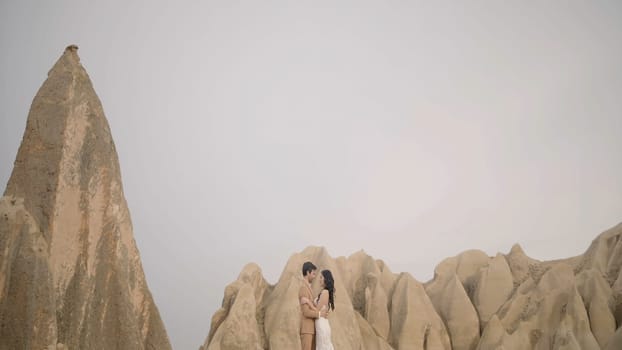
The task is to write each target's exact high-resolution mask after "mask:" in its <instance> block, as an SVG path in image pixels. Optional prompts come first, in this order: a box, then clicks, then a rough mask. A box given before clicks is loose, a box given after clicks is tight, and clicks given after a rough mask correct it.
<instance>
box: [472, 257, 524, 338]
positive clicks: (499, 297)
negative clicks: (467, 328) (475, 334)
mask: <svg viewBox="0 0 622 350" xmlns="http://www.w3.org/2000/svg"><path fill="white" fill-rule="evenodd" d="M513 291H514V280H513V278H512V271H510V266H509V265H508V263H507V260H505V257H504V256H503V255H502V254H497V256H495V257H494V258H493V259H491V260H490V261H489V262H488V265H487V266H484V267H482V268H481V269H480V270H479V273H478V276H477V282H476V284H475V290H474V292H473V305H474V306H475V308H476V309H477V314H478V316H479V321H480V328H481V329H483V328H485V327H486V323H488V320H490V318H491V317H492V316H493V315H494V314H496V313H497V311H498V310H499V308H500V307H501V306H502V305H503V304H504V303H505V302H506V301H507V300H508V299H509V298H510V295H512V292H513Z"/></svg>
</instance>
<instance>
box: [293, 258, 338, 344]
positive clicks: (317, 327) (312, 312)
mask: <svg viewBox="0 0 622 350" xmlns="http://www.w3.org/2000/svg"><path fill="white" fill-rule="evenodd" d="M316 273H317V267H315V265H313V263H312V262H310V261H307V262H306V263H304V264H303V265H302V276H303V278H304V282H303V285H302V287H300V291H299V292H298V298H299V299H300V309H301V310H302V321H301V324H300V340H301V343H302V350H313V349H316V350H334V348H333V342H332V341H331V336H330V324H329V323H328V319H327V318H326V317H327V316H328V313H329V312H330V310H335V280H334V279H333V274H332V273H331V272H330V270H323V271H322V273H321V274H320V286H321V287H322V291H321V292H320V294H319V295H318V296H317V298H315V299H313V290H312V289H311V282H313V280H314V279H315V276H316Z"/></svg>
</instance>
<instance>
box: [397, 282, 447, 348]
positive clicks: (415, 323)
mask: <svg viewBox="0 0 622 350" xmlns="http://www.w3.org/2000/svg"><path fill="white" fill-rule="evenodd" d="M389 343H390V344H391V345H392V346H393V347H395V348H396V349H435V350H440V349H451V344H450V341H449V336H448V334H447V329H446V328H445V325H444V324H443V321H442V320H441V318H440V316H439V315H438V314H437V312H436V310H435V309H434V306H433V305H432V301H431V300H430V298H429V297H428V295H427V294H426V292H425V289H424V288H423V285H422V284H421V283H419V282H417V281H416V280H415V279H414V278H413V277H412V276H411V275H410V274H408V273H402V274H401V275H400V277H399V278H398V281H397V285H396V286H395V291H394V292H393V298H392V301H391V334H390V336H389Z"/></svg>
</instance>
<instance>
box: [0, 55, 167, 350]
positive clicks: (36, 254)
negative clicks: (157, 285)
mask: <svg viewBox="0 0 622 350" xmlns="http://www.w3.org/2000/svg"><path fill="white" fill-rule="evenodd" d="M0 252H2V254H1V255H0V318H1V320H0V321H1V322H0V324H1V326H0V339H2V342H0V349H48V348H52V349H53V348H59V349H60V348H67V349H170V344H169V340H168V337H167V335H166V332H165V330H164V325H163V323H162V320H161V319H160V315H159V313H158V310H157V308H156V306H155V304H154V302H153V299H152V297H151V294H150V292H149V289H148V288H147V284H146V282H145V276H144V273H143V270H142V266H141V263H140V257H139V253H138V250H137V248H136V243H135V241H134V237H133V233H132V223H131V221H130V215H129V211H128V208H127V204H126V201H125V198H124V195H123V188H122V183H121V173H120V169H119V162H118V158H117V154H116V150H115V147H114V143H113V141H112V136H111V133H110V129H109V126H108V122H107V120H106V118H105V116H104V112H103V109H102V106H101V103H100V101H99V99H98V98H97V95H96V94H95V91H94V90H93V87H92V85H91V81H90V79H89V77H88V75H87V73H86V71H85V70H84V68H83V67H82V65H81V64H80V60H79V57H78V55H77V47H75V46H70V47H68V48H67V49H66V50H65V52H64V54H63V55H62V56H61V58H60V59H59V60H58V62H56V64H55V65H54V67H53V68H52V69H51V70H50V72H49V74H48V79H47V80H46V81H45V82H44V84H43V86H42V87H41V88H40V90H39V92H38V93H37V95H36V97H35V99H34V101H33V103H32V107H31V110H30V113H29V115H28V121H27V125H26V131H25V133H24V137H23V140H22V144H21V146H20V148H19V151H18V154H17V158H16V160H15V166H14V169H13V173H12V175H11V178H10V180H9V183H8V185H7V188H6V191H5V193H4V197H2V199H0Z"/></svg>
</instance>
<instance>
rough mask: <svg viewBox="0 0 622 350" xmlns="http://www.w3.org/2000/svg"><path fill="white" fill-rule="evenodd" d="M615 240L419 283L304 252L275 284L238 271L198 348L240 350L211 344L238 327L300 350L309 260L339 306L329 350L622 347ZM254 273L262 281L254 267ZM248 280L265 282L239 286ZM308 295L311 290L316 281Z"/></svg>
mask: <svg viewBox="0 0 622 350" xmlns="http://www.w3.org/2000/svg"><path fill="white" fill-rule="evenodd" d="M621 237H622V225H618V226H616V227H614V228H612V229H610V230H608V231H606V232H604V233H602V234H601V235H599V236H598V237H597V238H596V239H595V240H594V242H593V243H592V245H591V246H590V247H589V248H588V250H587V251H586V253H585V254H583V255H580V256H576V257H571V258H568V259H561V260H554V261H538V260H536V259H532V258H530V257H528V256H527V255H526V254H525V252H524V251H523V250H522V249H521V248H520V246H518V245H515V246H514V247H512V249H511V251H510V252H509V253H508V254H507V255H503V254H497V255H496V256H495V257H489V256H487V255H486V254H485V253H484V252H482V251H478V250H469V251H466V252H464V253H462V254H459V255H457V256H455V257H451V258H448V259H445V260H443V261H442V262H441V263H440V264H439V265H438V266H437V267H436V269H435V275H434V279H432V280H431V281H429V282H427V283H425V284H422V283H419V282H418V281H417V280H416V279H415V278H413V277H412V276H411V275H410V274H408V273H401V274H399V275H396V274H394V273H392V272H391V271H390V269H389V267H388V266H386V264H385V263H384V262H383V261H382V260H377V259H374V258H372V257H371V256H369V255H367V254H366V253H365V252H364V251H358V252H356V253H354V254H352V255H350V256H349V257H337V258H332V257H330V256H329V255H328V252H327V251H326V249H324V248H318V247H310V248H307V249H305V250H304V251H303V252H301V253H297V254H294V255H292V256H291V258H290V259H289V261H288V262H287V264H286V266H285V269H284V270H283V273H282V274H281V277H280V278H279V281H278V282H277V283H276V284H275V285H274V286H270V285H269V284H267V283H266V282H265V281H263V278H259V277H255V278H248V277H243V276H247V275H249V273H248V272H244V271H247V268H245V270H244V271H243V273H242V274H240V278H239V279H238V281H235V282H234V283H233V284H232V285H230V286H229V287H227V289H226V291H225V298H224V300H223V309H221V310H219V311H218V312H216V314H215V315H214V317H213V320H212V326H211V330H210V333H209V334H210V335H209V337H208V339H207V340H206V342H205V344H204V345H203V347H202V349H205V350H207V349H222V350H229V349H239V348H241V347H240V345H239V344H238V345H235V344H230V345H227V346H223V345H222V342H221V341H219V340H217V339H218V336H217V335H216V336H214V334H220V333H219V332H226V331H227V329H241V328H244V329H256V330H255V331H252V332H251V333H252V334H255V332H256V333H257V335H252V337H251V336H248V337H246V338H244V339H246V340H248V343H245V345H244V346H245V347H246V348H248V349H255V348H257V349H288V350H292V349H293V350H296V349H300V338H299V334H298V330H299V327H300V324H299V322H300V318H299V317H300V308H299V305H298V300H297V296H298V295H297V293H298V288H299V286H300V285H301V283H302V277H301V272H300V268H301V266H302V264H303V263H304V262H305V261H307V260H310V261H313V262H314V263H315V264H316V265H317V266H318V267H319V268H320V269H326V268H328V269H330V270H332V271H333V275H334V277H335V286H336V289H337V297H336V306H337V308H336V310H335V312H334V313H332V314H331V315H330V316H329V321H330V324H331V327H332V330H333V343H334V345H335V348H336V349H340V350H341V349H357V350H359V349H363V350H366V349H379V350H388V349H407V350H411V349H414V350H419V349H421V350H423V349H427V350H430V349H478V350H488V349H491V350H492V349H494V350H498V349H505V350H523V349H530V350H543V349H595V350H597V349H618V348H621V349H622V347H620V346H619V344H620V339H622V336H621V334H622V332H621V331H620V328H618V330H617V331H616V326H618V327H619V321H616V319H615V317H614V315H615V311H616V310H617V309H616V307H619V305H620V302H619V299H616V295H620V294H619V293H620V292H622V277H620V275H621V273H622V272H621V269H620V268H619V266H618V264H619V263H620V247H621V245H620V239H621ZM253 271H255V272H254V273H253V274H251V275H254V276H259V275H260V273H258V272H257V271H259V269H258V267H254V269H253ZM251 280H253V281H259V280H261V281H263V282H262V283H249V282H244V281H251ZM240 285H245V286H252V287H249V289H251V290H253V292H252V293H251V292H250V291H248V292H247V293H246V295H242V296H240V294H239V293H237V295H238V296H237V298H238V299H239V300H238V301H236V300H234V299H235V298H233V299H232V297H231V296H232V295H236V293H234V292H232V291H231V288H232V287H231V286H238V287H236V288H239V286H240ZM314 288H315V291H316V292H319V288H318V285H317V283H316V284H315V285H314ZM616 293H618V294H616ZM258 296H259V297H258ZM250 299H254V301H248V300H250ZM244 300H247V301H244ZM260 300H261V301H260ZM244 303H247V305H248V306H247V307H248V308H250V309H254V310H255V311H253V312H255V313H250V312H246V311H245V312H246V313H241V314H243V315H245V320H244V321H242V320H241V317H239V316H235V315H233V316H232V315H231V314H232V313H234V314H235V313H237V312H238V311H235V310H234V307H233V306H235V305H238V304H239V305H244ZM257 305H264V306H263V307H258V306H257ZM234 311H235V312H234ZM262 313H263V316H262ZM228 315H229V316H228ZM229 319H230V320H231V321H230V320H229ZM253 319H256V320H257V321H256V322H255V321H252V322H250V321H249V320H253ZM262 319H264V320H265V322H263V326H262V321H261V320H262ZM228 322H230V323H233V324H235V326H231V325H230V326H227V324H230V323H228ZM244 322H246V323H244ZM248 322H250V324H247V323H248ZM480 322H481V324H480ZM255 325H257V327H258V329H257V328H255ZM221 328H222V329H223V330H222V331H221V330H220V329H221ZM231 334H232V337H233V334H237V333H231ZM255 339H257V340H255ZM262 339H265V341H263V340H262ZM210 340H211V342H210ZM212 346H213V347H212ZM257 346H258V347H257Z"/></svg>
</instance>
